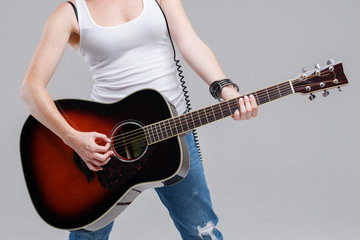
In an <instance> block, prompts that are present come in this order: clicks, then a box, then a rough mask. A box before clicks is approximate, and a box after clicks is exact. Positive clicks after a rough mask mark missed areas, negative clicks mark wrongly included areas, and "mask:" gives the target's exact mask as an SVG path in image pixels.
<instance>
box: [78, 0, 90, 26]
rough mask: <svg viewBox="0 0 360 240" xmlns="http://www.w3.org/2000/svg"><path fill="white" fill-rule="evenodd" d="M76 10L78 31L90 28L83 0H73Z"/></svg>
mask: <svg viewBox="0 0 360 240" xmlns="http://www.w3.org/2000/svg"><path fill="white" fill-rule="evenodd" d="M75 3H76V8H77V12H78V21H79V29H80V33H81V29H85V28H90V27H92V24H91V20H90V16H89V13H88V10H87V6H86V3H85V0H75Z"/></svg>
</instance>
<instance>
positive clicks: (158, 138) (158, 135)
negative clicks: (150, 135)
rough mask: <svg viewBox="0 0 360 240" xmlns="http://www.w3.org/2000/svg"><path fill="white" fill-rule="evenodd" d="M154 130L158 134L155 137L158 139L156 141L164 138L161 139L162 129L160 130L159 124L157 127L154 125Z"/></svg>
mask: <svg viewBox="0 0 360 240" xmlns="http://www.w3.org/2000/svg"><path fill="white" fill-rule="evenodd" d="M154 129H155V132H156V135H155V137H157V139H156V141H160V140H161V139H162V138H161V135H160V134H161V131H160V129H159V123H156V124H155V125H154Z"/></svg>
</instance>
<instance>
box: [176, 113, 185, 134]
mask: <svg viewBox="0 0 360 240" xmlns="http://www.w3.org/2000/svg"><path fill="white" fill-rule="evenodd" d="M175 119H176V120H175V126H176V130H177V134H179V133H182V132H183V130H182V126H181V121H180V117H179V116H178V117H176V118H175Z"/></svg>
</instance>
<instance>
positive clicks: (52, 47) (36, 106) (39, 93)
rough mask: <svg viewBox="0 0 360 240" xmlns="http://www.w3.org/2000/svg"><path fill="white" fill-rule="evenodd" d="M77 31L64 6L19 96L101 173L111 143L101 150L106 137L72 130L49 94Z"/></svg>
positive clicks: (49, 24)
mask: <svg viewBox="0 0 360 240" xmlns="http://www.w3.org/2000/svg"><path fill="white" fill-rule="evenodd" d="M77 28H78V26H77V22H76V18H75V16H74V13H73V10H72V9H71V6H70V4H68V3H63V4H62V5H60V6H59V7H58V8H57V9H56V10H55V11H54V13H53V14H52V15H51V16H50V17H49V19H48V21H47V22H46V24H45V27H44V30H43V34H42V37H41V40H40V43H39V46H38V48H37V49H36V51H35V54H34V56H33V58H32V60H31V62H30V65H29V67H28V69H27V72H26V74H25V77H24V81H23V84H22V88H21V92H20V96H21V97H22V98H23V100H24V101H25V103H26V105H27V107H28V109H29V111H30V113H31V114H32V115H33V116H34V117H35V118H36V119H37V120H38V121H40V122H41V123H42V124H43V125H45V126H46V127H48V128H49V129H50V130H51V131H52V132H54V133H55V134H56V135H58V136H59V137H60V138H61V139H62V140H63V141H64V143H66V144H67V145H69V146H70V147H72V148H73V149H74V150H75V151H77V152H78V154H79V155H80V156H81V157H82V158H83V160H84V161H85V162H86V164H87V165H88V167H89V168H90V169H92V170H100V169H101V167H100V166H101V165H103V164H104V161H107V160H108V159H109V156H110V154H111V152H110V151H108V149H109V143H108V144H106V145H105V146H100V145H97V144H96V143H95V139H102V140H104V141H106V142H109V140H108V138H107V137H106V136H105V135H103V134H99V133H83V132H79V131H77V130H75V129H74V128H72V127H71V126H70V125H69V124H68V123H67V121H66V120H65V119H64V118H63V117H62V115H61V114H60V112H59V111H58V110H57V108H56V106H55V104H54V101H53V99H52V98H51V96H50V94H49V93H48V91H47V90H46V86H47V84H48V82H49V81H50V79H51V76H52V75H53V73H54V72H55V70H56V67H57V66H58V63H59V61H60V59H61V57H62V55H63V53H64V51H65V49H66V46H67V44H68V43H71V41H72V39H73V37H72V36H73V34H74V32H75V31H76V30H77Z"/></svg>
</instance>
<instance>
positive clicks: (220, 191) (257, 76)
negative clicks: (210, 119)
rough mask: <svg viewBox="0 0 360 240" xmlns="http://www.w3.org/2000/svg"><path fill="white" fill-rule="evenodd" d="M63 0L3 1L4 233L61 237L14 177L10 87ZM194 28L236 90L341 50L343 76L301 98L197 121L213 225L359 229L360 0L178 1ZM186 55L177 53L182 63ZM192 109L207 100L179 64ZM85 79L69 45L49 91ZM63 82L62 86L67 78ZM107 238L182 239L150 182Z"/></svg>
mask: <svg viewBox="0 0 360 240" xmlns="http://www.w3.org/2000/svg"><path fill="white" fill-rule="evenodd" d="M61 2H62V1H39V0H32V1H21V2H19V1H6V2H4V3H3V4H2V7H1V10H0V11H1V14H0V20H1V21H0V24H1V30H2V34H1V35H2V36H1V46H0V47H1V54H2V57H1V60H0V61H1V64H0V68H1V77H2V79H1V83H2V84H1V85H2V87H1V89H2V91H1V95H0V98H1V100H0V104H1V105H0V106H1V116H2V118H1V123H2V124H1V140H0V141H1V142H0V146H1V155H2V160H1V168H0V178H1V180H0V191H1V197H0V199H1V203H0V228H1V239H28V240H29V239H54V240H55V239H65V238H66V236H67V232H65V231H60V230H57V229H53V228H52V227H49V226H47V225H46V224H45V223H44V222H42V220H41V219H40V218H39V217H38V215H37V214H36V212H35V210H34V208H33V206H32V204H31V201H30V198H29V196H28V194H27V190H26V187H25V182H24V180H23V175H22V170H21V164H20V158H19V150H18V141H19V140H18V139H19V134H20V130H21V126H22V124H23V122H24V120H25V118H26V116H27V114H28V112H27V109H26V108H25V105H24V104H23V102H22V101H21V100H20V98H19V97H18V92H19V89H20V85H21V81H22V78H23V76H24V73H25V70H26V68H27V65H28V63H29V61H30V58H31V56H32V54H33V52H34V50H35V48H36V46H37V43H38V41H39V38H40V34H41V31H42V27H43V24H44V23H45V21H46V19H47V17H48V16H49V14H50V13H51V12H52V11H53V10H54V9H55V7H56V6H57V5H59V4H60V3H61ZM183 4H184V6H185V8H186V10H187V13H188V15H189V18H190V19H191V21H192V23H193V25H194V27H195V29H196V30H197V32H198V34H199V35H200V36H201V38H202V39H203V40H204V41H205V42H206V43H207V44H208V45H209V46H210V47H211V48H212V49H213V51H214V52H215V54H216V56H217V58H218V60H219V62H220V64H221V66H222V67H223V69H224V71H225V72H226V74H227V75H228V76H229V77H231V78H232V79H233V80H234V81H236V82H238V83H239V85H240V87H241V91H242V92H243V93H246V92H250V91H254V90H257V89H260V88H263V87H266V86H269V85H272V84H275V83H278V82H281V81H285V80H287V79H290V78H293V77H295V76H296V75H297V74H298V73H299V72H300V70H301V67H303V66H305V67H307V68H308V69H311V68H312V67H313V65H314V63H317V62H319V63H320V64H321V65H323V64H324V63H325V62H326V60H327V59H328V58H333V59H335V60H342V61H343V62H344V66H345V72H346V74H347V77H348V79H349V81H350V85H349V86H347V87H344V88H343V93H342V94H338V93H337V90H332V91H331V92H330V96H328V97H327V98H323V97H322V96H321V95H320V94H318V96H317V99H316V100H315V101H313V102H310V101H309V100H308V99H307V97H304V96H301V95H294V96H290V97H287V98H285V99H281V100H278V101H276V102H273V103H270V104H267V105H264V106H263V107H261V108H260V114H259V117H258V118H256V119H254V120H252V121H245V122H235V121H233V120H232V119H226V120H223V121H220V122H217V123H214V124H212V125H209V126H205V127H203V128H200V129H199V136H200V142H201V148H202V152H203V157H204V161H205V168H206V174H207V178H208V182H209V185H210V188H211V191H212V197H213V202H214V207H215V209H216V211H217V213H218V215H219V217H220V223H219V228H220V229H221V230H222V231H223V233H224V236H225V237H226V239H247V240H257V239H276V240H282V239H284V240H285V239H286V240H289V239H291V240H295V239H296V240H297V239H299V240H303V239H307V240H312V239H314V240H315V239H316V240H319V239H324V240H335V239H347V240H355V239H360V206H359V205H360V204H359V203H360V193H359V190H360V174H359V170H360V163H359V146H358V143H359V140H358V136H359V126H358V123H359V121H360V119H359V118H360V114H359V107H358V104H357V102H358V100H356V94H357V93H358V91H359V90H360V87H359V81H358V80H359V77H360V74H359V66H358V64H359V53H360V52H359V47H358V44H359V42H360V34H359V20H360V17H359V14H358V11H359V8H360V4H359V1H356V0H344V1H334V0H311V1H310V0H302V1H300V0H296V1H285V0H284V1H281V0H273V1H267V0H253V1H230V0H222V1H210V0H197V1H185V0H184V1H183ZM184 65H185V64H184ZM183 69H184V70H185V75H186V79H187V82H188V86H189V89H190V95H191V99H192V104H193V109H198V108H200V107H204V106H207V105H210V104H213V103H215V101H214V100H213V99H212V98H211V97H210V96H209V94H208V88H207V86H206V85H205V84H204V83H203V82H202V81H201V80H200V79H199V78H198V77H197V76H196V75H195V74H194V73H193V72H192V70H190V69H189V68H188V67H187V66H184V67H183ZM91 84H92V80H91V79H90V75H89V72H88V69H87V67H86V66H85V64H84V62H83V60H82V59H80V58H79V57H78V56H77V53H76V52H75V51H73V50H72V49H70V48H69V49H68V51H66V53H65V55H64V57H63V60H62V61H61V63H60V65H59V67H58V70H57V72H56V73H55V75H54V77H53V79H52V81H51V83H50V85H49V88H48V89H49V91H50V93H51V94H52V96H53V97H54V98H67V97H69V98H85V99H87V98H88V97H89V93H90V88H91ZM69 86H71V87H69ZM111 238H112V239H180V237H179V235H178V233H177V231H176V230H175V228H174V227H173V225H172V222H171V221H170V218H169V217H168V214H167V211H166V210H165V209H164V208H163V207H162V205H161V203H160V201H159V200H158V198H157V196H156V194H155V193H154V191H152V190H148V191H146V192H145V193H143V194H142V195H141V196H140V197H139V198H138V199H137V200H136V201H135V203H134V204H133V205H132V206H131V207H130V208H129V209H128V210H127V211H126V212H125V213H124V214H123V215H121V216H120V217H118V219H117V221H116V223H115V226H114V230H113V233H112V236H111Z"/></svg>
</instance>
